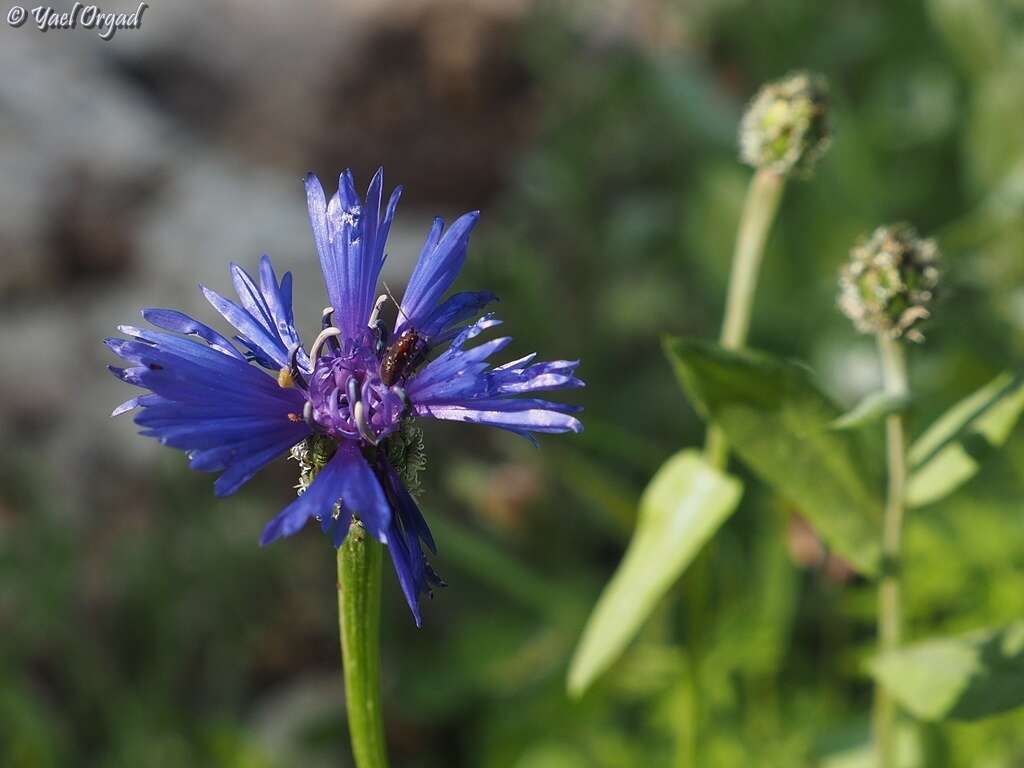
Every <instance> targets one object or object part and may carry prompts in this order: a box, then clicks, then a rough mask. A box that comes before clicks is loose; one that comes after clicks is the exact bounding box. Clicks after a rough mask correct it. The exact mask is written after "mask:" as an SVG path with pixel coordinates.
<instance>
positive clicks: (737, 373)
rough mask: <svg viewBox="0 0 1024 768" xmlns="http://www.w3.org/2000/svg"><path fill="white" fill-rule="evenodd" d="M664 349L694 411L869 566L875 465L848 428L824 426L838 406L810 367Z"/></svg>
mask: <svg viewBox="0 0 1024 768" xmlns="http://www.w3.org/2000/svg"><path fill="white" fill-rule="evenodd" d="M665 352H666V354H667V355H668V357H669V360H671V361H672V363H673V365H674V367H675V370H676V375H677V376H678V377H679V380H680V382H681V383H682V385H683V388H684V389H685V390H686V391H687V393H688V394H689V396H690V398H691V399H692V400H693V401H694V403H695V404H696V406H697V408H698V410H700V411H701V412H702V413H703V414H704V415H705V416H706V417H708V418H710V419H712V420H714V421H715V423H717V424H718V425H719V426H720V427H721V428H722V429H723V430H724V431H725V433H726V435H727V436H728V438H729V442H730V444H731V446H732V449H733V450H734V451H735V452H736V453H737V454H738V455H739V457H740V458H741V459H742V460H743V461H744V462H746V463H747V464H748V465H749V466H750V467H751V468H752V469H753V470H754V472H756V473H757V474H758V475H759V476H760V477H761V478H762V479H763V480H764V481H765V482H768V483H770V484H771V485H772V486H774V487H775V488H776V490H777V491H778V492H779V493H780V494H781V495H782V496H784V497H786V498H787V499H789V500H790V501H791V502H793V503H794V504H795V505H796V506H798V507H799V508H800V512H801V513H802V514H803V515H804V516H805V517H807V518H808V519H809V520H810V521H811V522H812V523H813V524H814V527H815V529H816V530H817V531H818V533H819V534H821V536H822V537H823V538H824V539H825V540H826V541H827V542H828V543H829V545H831V546H832V547H833V548H834V549H835V550H836V551H837V552H838V553H839V554H841V555H842V556H843V557H845V558H846V559H847V560H849V561H850V562H851V563H852V564H853V565H854V566H855V567H856V568H857V570H858V571H860V572H861V573H863V574H867V575H874V574H875V573H877V571H878V565H879V560H880V555H881V551H880V549H881V548H880V541H879V534H878V531H879V530H880V526H881V508H882V501H881V498H880V497H879V495H878V492H877V491H876V490H874V482H873V481H874V479H876V472H875V471H874V470H873V468H872V467H871V466H870V465H869V464H868V463H867V461H866V458H865V453H864V452H863V451H862V450H861V444H860V442H859V441H858V440H857V439H856V438H857V435H856V434H855V433H851V432H842V431H836V430H834V429H830V425H831V424H832V423H833V422H834V421H835V420H836V419H837V418H838V417H839V415H840V409H839V407H838V406H837V405H835V403H833V402H832V401H831V400H830V399H829V398H828V397H827V396H826V395H825V394H824V393H822V391H821V389H820V388H819V387H818V385H817V384H816V383H815V382H814V379H813V376H812V374H811V373H810V371H809V370H808V369H807V368H806V367H804V366H802V365H798V364H796V363H792V362H788V361H784V360H779V359H776V358H773V357H770V356H768V355H764V354H759V353H754V352H749V351H743V352H737V351H730V350H726V349H723V348H722V347H719V346H718V345H715V344H710V343H707V342H702V341H688V340H681V339H666V341H665Z"/></svg>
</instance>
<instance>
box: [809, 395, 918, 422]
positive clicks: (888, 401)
mask: <svg viewBox="0 0 1024 768" xmlns="http://www.w3.org/2000/svg"><path fill="white" fill-rule="evenodd" d="M909 405H910V396H909V395H895V394H893V393H891V392H873V393H871V394H870V395H868V396H867V397H865V398H864V399H863V400H861V401H860V402H859V403H857V405H855V406H854V407H853V409H852V410H849V411H847V412H846V413H844V414H843V415H842V416H840V417H839V418H838V419H835V420H834V421H833V422H832V423H831V424H830V425H829V426H831V427H832V429H860V428H861V427H866V426H867V425H869V424H874V423H875V422H877V421H880V420H882V419H884V418H885V417H886V416H889V415H891V414H894V413H902V412H903V411H905V410H907V406H909Z"/></svg>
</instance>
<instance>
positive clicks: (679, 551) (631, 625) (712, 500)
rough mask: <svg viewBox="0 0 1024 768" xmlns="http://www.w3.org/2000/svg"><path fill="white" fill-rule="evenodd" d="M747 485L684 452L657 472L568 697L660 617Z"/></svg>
mask: <svg viewBox="0 0 1024 768" xmlns="http://www.w3.org/2000/svg"><path fill="white" fill-rule="evenodd" d="M741 492H742V486H741V485H740V483H739V481H738V480H736V479H735V478H732V477H729V476H728V475H725V474H722V473H721V472H719V471H718V470H716V469H714V468H713V467H711V466H710V465H709V464H707V463H706V462H705V461H704V459H703V458H702V457H701V455H700V454H699V453H698V452H697V451H693V450H687V451H681V452H679V453H677V454H675V455H674V456H673V457H672V458H670V459H669V460H668V461H667V462H665V464H664V465H662V467H661V468H660V469H659V470H658V471H657V473H656V474H655V475H654V478H653V479H652V480H651V482H650V484H649V485H648V486H647V489H646V490H645V491H644V495H643V497H642V498H641V499H640V513H639V516H638V518H637V525H636V531H635V532H634V534H633V539H632V541H631V542H630V544H629V548H628V549H627V550H626V555H625V557H624V558H623V560H622V563H621V564H620V565H619V568H618V570H617V571H616V572H615V575H614V576H612V580H611V581H610V582H609V583H608V586H607V587H605V590H604V592H603V593H602V594H601V597H600V598H599V599H598V601H597V604H596V605H595V606H594V612H593V613H592V614H591V615H590V618H589V619H588V620H587V625H586V627H585V628H584V630H583V636H582V638H581V639H580V644H579V646H578V647H577V649H576V653H575V655H574V656H573V659H572V663H571V665H570V667H569V692H570V693H571V694H573V695H574V696H580V695H582V694H583V692H584V691H585V690H586V689H587V688H588V687H589V686H590V684H591V683H592V682H593V681H594V680H595V679H596V678H597V677H598V676H599V675H600V674H601V673H602V672H604V671H605V670H606V669H607V668H608V666H609V665H611V664H612V662H614V661H615V660H616V659H617V658H618V657H619V655H620V654H621V653H622V651H623V650H624V649H625V647H626V645H627V644H628V643H629V641H630V640H631V639H632V638H633V636H634V635H635V634H636V633H637V631H639V629H640V627H641V626H642V624H643V623H644V621H645V620H646V619H647V617H648V616H649V615H650V613H651V611H652V610H654V608H655V606H656V605H657V604H658V601H659V600H661V598H662V597H663V596H664V594H665V593H666V592H667V591H668V590H669V588H670V587H671V586H672V585H673V584H674V583H675V581H676V579H678V578H679V575H680V574H681V573H682V572H683V570H684V569H685V568H686V566H687V565H689V563H690V562H691V561H692V560H693V558H694V556H696V554H697V553H698V552H699V551H700V549H701V547H702V546H703V545H704V543H705V542H706V541H707V540H708V539H710V538H711V536H712V535H713V534H714V533H715V531H716V530H718V527H719V526H720V525H721V524H722V523H723V522H724V521H725V519H726V518H727V517H728V516H729V515H730V514H731V513H732V511H733V510H734V509H735V508H736V505H737V504H738V503H739V500H740V494H741Z"/></svg>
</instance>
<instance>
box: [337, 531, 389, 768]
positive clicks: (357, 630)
mask: <svg viewBox="0 0 1024 768" xmlns="http://www.w3.org/2000/svg"><path fill="white" fill-rule="evenodd" d="M383 553H384V547H383V545H381V544H380V543H379V542H377V541H374V540H373V538H372V537H370V536H369V535H367V533H366V529H365V528H363V526H362V524H360V523H358V522H353V523H352V527H351V528H349V532H348V536H347V537H346V538H345V543H344V544H342V545H341V547H340V548H339V549H338V610H339V614H340V627H341V658H342V664H343V666H344V669H345V701H346V706H347V708H348V728H349V735H350V736H351V739H352V753H353V755H354V756H355V761H356V766H357V768H387V765H388V758H387V749H386V746H385V743H384V718H383V713H382V711H381V698H380V588H381V563H382V562H383Z"/></svg>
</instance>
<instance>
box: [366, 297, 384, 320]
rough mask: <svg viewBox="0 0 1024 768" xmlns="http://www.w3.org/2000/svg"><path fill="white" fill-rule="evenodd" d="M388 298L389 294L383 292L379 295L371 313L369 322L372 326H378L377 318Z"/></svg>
mask: <svg viewBox="0 0 1024 768" xmlns="http://www.w3.org/2000/svg"><path fill="white" fill-rule="evenodd" d="M387 300H388V297H387V295H386V294H383V293H382V294H381V295H380V296H378V297H377V303H376V304H374V305H373V312H371V313H370V322H369V323H367V325H368V326H369V327H370V328H375V327H376V326H377V318H378V317H380V309H381V307H382V306H384V302H386V301H387Z"/></svg>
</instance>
